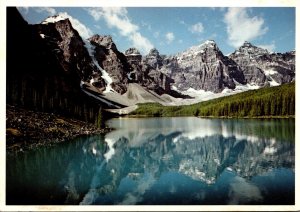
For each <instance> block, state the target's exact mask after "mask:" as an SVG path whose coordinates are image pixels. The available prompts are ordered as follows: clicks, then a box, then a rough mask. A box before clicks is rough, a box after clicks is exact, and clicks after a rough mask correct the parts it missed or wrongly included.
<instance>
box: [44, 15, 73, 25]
mask: <svg viewBox="0 0 300 212" xmlns="http://www.w3.org/2000/svg"><path fill="white" fill-rule="evenodd" d="M63 20H69V17H68V16H67V15H66V14H64V13H60V14H58V15H54V16H49V17H48V18H46V19H45V20H44V21H43V22H42V23H41V24H48V23H56V22H59V21H63Z"/></svg>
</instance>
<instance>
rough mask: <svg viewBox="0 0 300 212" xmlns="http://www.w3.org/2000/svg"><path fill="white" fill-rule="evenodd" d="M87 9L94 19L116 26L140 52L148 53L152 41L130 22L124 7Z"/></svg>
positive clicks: (109, 25) (151, 46) (111, 26)
mask: <svg viewBox="0 0 300 212" xmlns="http://www.w3.org/2000/svg"><path fill="white" fill-rule="evenodd" d="M87 11H88V13H89V14H90V15H91V16H92V17H93V18H94V19H95V20H96V21H98V20H100V19H104V20H105V22H106V24H107V26H108V27H110V28H117V29H118V31H119V33H120V34H121V35H122V36H125V37H127V38H128V39H129V40H130V41H131V42H132V45H133V46H134V47H136V48H138V49H139V50H140V51H141V52H142V53H144V54H145V53H148V52H149V51H150V49H152V48H153V45H152V43H151V42H150V41H149V40H148V39H147V38H146V37H144V36H142V34H141V33H140V32H139V27H138V26H137V25H135V24H134V23H132V22H131V20H130V19H129V17H128V12H127V10H126V8H121V7H103V8H89V9H87Z"/></svg>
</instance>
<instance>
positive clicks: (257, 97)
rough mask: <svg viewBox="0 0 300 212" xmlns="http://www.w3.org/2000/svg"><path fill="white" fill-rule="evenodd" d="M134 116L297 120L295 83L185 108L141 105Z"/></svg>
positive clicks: (132, 113)
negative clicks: (286, 118) (279, 118)
mask: <svg viewBox="0 0 300 212" xmlns="http://www.w3.org/2000/svg"><path fill="white" fill-rule="evenodd" d="M129 115H133V116H155V117H159V116H204V117H226V118H228V117H244V118H247V117H249V118H253V117H294V115H295V82H292V83H289V84H284V85H281V86H276V87H269V88H261V89H258V90H251V91H246V92H242V93H239V94H235V95H232V96H226V97H221V98H217V99H213V100H209V101H205V102H200V103H196V104H192V105H183V106H163V105H161V104H158V103H144V104H139V105H138V109H136V110H135V111H133V112H131V113H130V114H129Z"/></svg>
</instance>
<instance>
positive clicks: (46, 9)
mask: <svg viewBox="0 0 300 212" xmlns="http://www.w3.org/2000/svg"><path fill="white" fill-rule="evenodd" d="M34 10H35V11H36V12H38V13H44V12H45V13H47V15H49V16H53V15H55V14H56V10H55V9H54V8H52V7H34Z"/></svg>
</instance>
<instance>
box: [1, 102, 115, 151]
mask: <svg viewBox="0 0 300 212" xmlns="http://www.w3.org/2000/svg"><path fill="white" fill-rule="evenodd" d="M109 131H111V129H110V128H104V129H98V128H96V127H95V126H94V125H93V124H90V123H86V122H83V121H78V120H74V119H70V118H65V117H62V116H59V115H54V114H50V113H42V112H35V111H30V110H25V109H21V108H18V107H14V106H11V105H7V106H6V151H7V153H8V154H10V153H16V152H23V151H27V150H30V149H33V148H36V147H39V146H51V145H55V144H57V143H60V142H63V141H68V140H71V139H73V138H75V137H77V136H80V135H89V134H99V133H106V132H109Z"/></svg>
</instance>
